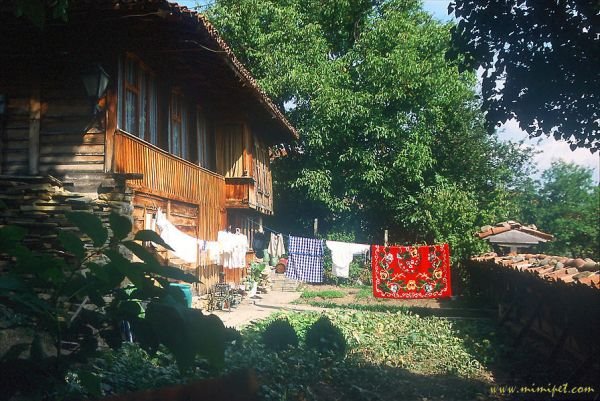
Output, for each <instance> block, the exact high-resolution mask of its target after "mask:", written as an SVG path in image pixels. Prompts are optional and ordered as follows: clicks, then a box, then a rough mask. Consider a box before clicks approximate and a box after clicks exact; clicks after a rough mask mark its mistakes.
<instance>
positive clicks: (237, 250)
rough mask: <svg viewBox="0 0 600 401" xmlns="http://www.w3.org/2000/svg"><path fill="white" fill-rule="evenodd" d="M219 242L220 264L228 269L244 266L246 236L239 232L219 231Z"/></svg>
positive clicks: (246, 249) (246, 246)
mask: <svg viewBox="0 0 600 401" xmlns="http://www.w3.org/2000/svg"><path fill="white" fill-rule="evenodd" d="M217 242H218V243H219V253H220V256H221V260H220V262H221V263H220V264H221V265H222V266H223V267H225V268H228V269H233V268H240V267H245V266H246V252H247V251H248V237H247V236H246V235H245V234H242V233H241V232H239V231H238V232H236V233H235V234H234V233H230V232H227V231H219V232H218V234H217Z"/></svg>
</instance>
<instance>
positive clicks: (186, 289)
mask: <svg viewBox="0 0 600 401" xmlns="http://www.w3.org/2000/svg"><path fill="white" fill-rule="evenodd" d="M169 285H170V286H171V287H173V288H179V291H181V292H182V293H183V297H184V298H185V302H186V304H187V307H188V308H191V307H192V286H191V285H189V284H182V283H170V284H169Z"/></svg>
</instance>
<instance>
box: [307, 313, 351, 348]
mask: <svg viewBox="0 0 600 401" xmlns="http://www.w3.org/2000/svg"><path fill="white" fill-rule="evenodd" d="M305 342H306V346H307V347H309V348H314V349H316V350H317V351H319V352H321V353H326V352H331V353H333V354H335V355H337V356H340V357H342V356H344V355H345V354H346V346H347V344H346V339H345V338H344V335H343V334H342V331H341V330H340V329H339V328H338V327H336V326H334V325H333V323H331V320H329V318H328V317H327V316H321V317H320V318H319V320H317V321H316V322H314V323H313V325H312V326H310V327H309V329H308V331H307V332H306V340H305Z"/></svg>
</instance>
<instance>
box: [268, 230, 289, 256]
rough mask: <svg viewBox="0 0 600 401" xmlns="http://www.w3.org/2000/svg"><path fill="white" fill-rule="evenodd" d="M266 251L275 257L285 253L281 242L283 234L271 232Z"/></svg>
mask: <svg viewBox="0 0 600 401" xmlns="http://www.w3.org/2000/svg"><path fill="white" fill-rule="evenodd" d="M267 252H269V255H271V256H272V257H275V258H280V257H282V256H283V255H284V254H285V253H286V252H285V245H284V242H283V234H275V233H271V241H269V248H268V250H267Z"/></svg>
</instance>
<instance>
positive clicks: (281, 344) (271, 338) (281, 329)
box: [262, 319, 298, 351]
mask: <svg viewBox="0 0 600 401" xmlns="http://www.w3.org/2000/svg"><path fill="white" fill-rule="evenodd" d="M262 340H263V344H264V345H265V347H267V348H268V349H271V350H273V351H282V350H285V349H287V348H289V347H297V346H298V335H297V334H296V331H295V330H294V328H293V327H292V325H291V324H290V322H288V321H287V319H277V320H274V321H272V322H271V323H269V325H268V326H267V327H266V328H265V331H264V332H263V334H262Z"/></svg>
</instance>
